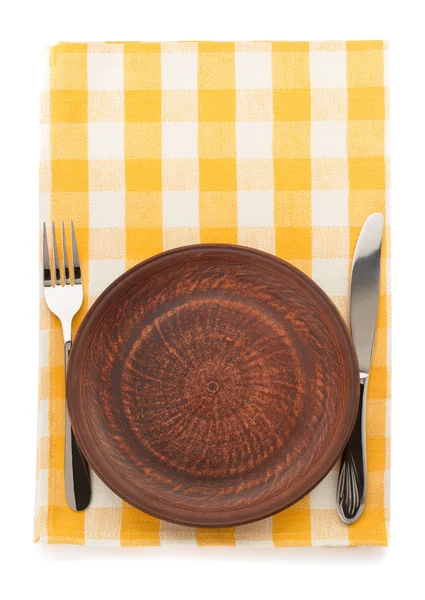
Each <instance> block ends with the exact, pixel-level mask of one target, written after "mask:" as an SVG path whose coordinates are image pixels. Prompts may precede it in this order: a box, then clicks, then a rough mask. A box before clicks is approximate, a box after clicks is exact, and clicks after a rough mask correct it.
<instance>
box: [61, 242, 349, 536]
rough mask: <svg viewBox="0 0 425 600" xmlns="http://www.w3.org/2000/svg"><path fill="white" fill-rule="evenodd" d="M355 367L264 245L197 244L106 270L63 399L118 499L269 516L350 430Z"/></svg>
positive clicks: (336, 323) (318, 304) (216, 515)
mask: <svg viewBox="0 0 425 600" xmlns="http://www.w3.org/2000/svg"><path fill="white" fill-rule="evenodd" d="M358 385H359V384H358V366H357V359H356V354H355V350H354V348H353V345H352V343H351V338H350V335H349V333H348V331H347V328H346V327H345V325H344V323H343V321H342V319H341V317H340V315H339V313H338V311H337V310H336V308H335V307H334V305H333V304H332V302H331V301H330V300H329V299H328V297H327V296H326V295H325V293H324V292H323V291H322V290H321V289H320V288H319V287H318V286H317V285H315V284H314V283H313V281H312V280H311V279H309V278H308V277H307V276H305V275H304V274H303V273H301V272H300V271H299V270H298V269H296V268H294V267H293V266H291V265H289V264H288V263H286V262H284V261H282V260H280V259H278V258H275V257H274V256H271V255H269V254H265V253H263V252H259V251H256V250H252V249H249V248H243V247H239V246H228V245H200V246H188V247H185V248H178V249H176V250H173V251H171V252H165V253H163V254H159V255H157V256H155V257H153V258H151V259H149V260H146V261H145V262H143V263H141V264H139V265H137V266H136V267H134V268H133V269H132V270H130V271H128V272H127V273H126V274H125V275H123V276H122V277H120V278H119V279H117V280H116V281H115V282H114V283H113V284H112V285H111V286H110V287H109V288H108V289H107V290H106V291H105V292H104V293H103V294H102V295H101V296H100V298H99V299H98V300H97V301H96V303H95V304H94V305H93V307H92V308H91V309H90V310H89V312H88V314H87V316H86V318H85V319H84V321H83V323H82V325H81V327H80V329H79V331H78V335H77V337H76V340H75V345H74V348H73V350H72V353H71V360H70V364H69V370H68V380H67V386H68V397H69V410H70V415H71V421H72V425H73V427H74V431H75V434H76V437H77V440H78V443H79V444H80V446H81V448H82V450H83V452H84V454H85V456H86V457H87V459H88V461H89V463H90V465H91V466H92V467H93V469H94V470H95V471H96V473H97V474H98V475H99V477H100V478H101V479H102V480H103V481H104V482H105V483H106V484H107V485H108V486H109V487H110V488H111V489H112V490H113V491H115V492H116V493H117V494H118V495H119V496H121V498H123V499H124V500H126V501H127V502H129V503H130V504H132V505H134V506H136V507H137V508H139V509H141V510H143V511H145V512H147V513H150V514H152V515H154V516H157V517H160V518H162V519H166V520H168V521H172V522H175V523H181V524H184V525H191V526H199V527H226V526H233V525H238V524H242V523H248V522H250V521H255V520H257V519H261V518H263V517H267V516H269V515H271V514H273V513H275V512H277V511H279V510H281V509H283V508H285V507H287V506H289V505H290V504H292V503H293V502H296V501H297V500H299V499H300V498H301V497H302V496H304V495H305V494H306V493H307V492H309V491H310V490H311V489H312V488H313V487H314V486H315V485H317V483H319V481H320V480H321V479H322V478H323V477H324V476H325V475H326V473H327V472H328V471H329V470H330V469H331V467H332V465H333V464H334V463H335V461H336V460H337V458H338V456H339V454H340V453H341V451H342V449H343V447H344V445H345V443H346V442H347V440H348V437H349V435H350V433H351V430H352V427H353V424H354V419H355V416H356V412H357V406H358Z"/></svg>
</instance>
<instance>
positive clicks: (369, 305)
mask: <svg viewBox="0 0 425 600" xmlns="http://www.w3.org/2000/svg"><path fill="white" fill-rule="evenodd" d="M383 231H384V216H383V215H382V214H381V213H374V214H372V215H370V216H369V217H368V218H367V219H366V221H365V222H364V224H363V227H362V229H361V231H360V235H359V238H358V240H357V244H356V249H355V251H354V258H353V267H352V272H351V288H350V321H351V335H352V338H353V342H354V346H355V348H356V353H357V359H358V362H359V371H360V373H359V376H360V402H359V410H358V413H357V418H356V423H355V425H354V429H353V432H352V434H351V437H350V439H349V441H348V444H347V446H346V447H345V449H344V452H343V454H342V458H341V467H340V471H339V478H338V486H337V509H338V514H339V516H340V518H341V519H342V520H343V521H344V523H348V524H350V523H354V522H355V521H357V519H359V517H360V516H361V514H362V512H363V509H364V505H365V501H366V398H367V384H368V378H369V370H370V361H371V357H372V350H373V343H374V339H375V330H376V319H377V315H378V304H379V282H380V272H381V248H382V236H383Z"/></svg>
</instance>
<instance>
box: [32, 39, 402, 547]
mask: <svg viewBox="0 0 425 600" xmlns="http://www.w3.org/2000/svg"><path fill="white" fill-rule="evenodd" d="M46 62H47V69H46V77H45V81H44V86H43V91H42V102H41V107H42V119H41V163H40V214H41V222H43V221H47V222H48V221H50V220H55V221H57V222H60V221H62V220H69V219H71V218H72V219H73V221H74V224H75V225H76V228H77V237H78V242H79V250H80V259H81V263H82V271H83V277H84V285H85V301H84V304H83V308H82V310H81V311H80V314H79V315H78V318H76V319H75V321H74V326H75V328H77V327H78V325H79V323H81V319H82V317H83V316H84V314H85V313H86V312H87V310H88V308H89V306H90V305H91V304H92V303H93V301H94V300H95V299H96V298H97V297H98V296H99V295H100V294H101V293H102V291H103V290H104V289H105V287H106V286H107V285H108V284H109V283H111V281H113V280H114V279H115V278H116V277H118V276H119V275H121V274H122V273H123V272H124V271H125V270H126V269H128V268H130V267H132V266H134V265H135V264H137V263H138V262H140V261H142V260H144V259H146V258H148V257H150V256H152V255H154V254H156V253H158V252H161V251H163V250H169V249H171V248H174V247H178V246H183V245H186V244H196V243H200V242H227V243H234V244H241V245H244V246H251V247H254V248H258V249H260V250H264V251H266V252H270V253H273V254H276V255H277V256H279V257H281V258H283V259H285V260H287V261H289V262H291V263H292V264H293V265H295V266H296V267H298V268H300V269H301V270H302V271H304V272H305V273H307V274H308V275H309V276H311V277H312V278H313V279H314V280H315V281H316V282H317V283H318V284H319V285H320V286H321V287H322V288H323V289H324V290H325V292H327V294H328V295H329V296H330V297H331V299H332V300H333V302H334V303H335V304H336V306H337V307H338V309H339V310H340V312H341V314H342V315H343V317H344V318H345V319H347V318H348V292H349V277H350V268H351V260H352V256H353V252H354V247H355V243H356V240H357V237H358V234H359V231H360V228H361V225H362V223H363V221H364V219H365V218H366V216H367V215H368V214H370V213H371V212H377V211H379V212H382V213H385V207H386V203H387V197H388V187H389V164H388V161H389V158H388V154H387V146H386V131H387V123H388V118H389V114H388V99H387V97H388V94H387V87H386V70H387V67H386V65H387V45H386V43H384V42H380V41H370V42H368V41H362V42H355V41H350V42H342V41H337V42H335V41H334V42H323V41H321V42H217V43H216V42H199V43H198V42H167V43H141V42H140V43H135V42H131V43H115V42H114V43H93V44H81V43H78V44H74V43H61V44H58V45H57V46H54V47H53V48H51V49H50V50H48V51H47V61H46ZM383 248H384V250H383V257H382V282H381V298H380V305H379V315H378V325H377V333H376V343H375V348H374V353H373V357H372V366H371V373H370V383H369V395H368V404H367V452H368V492H367V501H366V508H365V511H364V514H363V515H362V516H361V518H360V519H359V521H358V522H357V523H355V524H354V525H351V526H347V525H344V524H343V523H342V522H341V521H340V520H339V518H338V516H337V513H336V505H335V494H336V482H337V477H338V466H336V467H335V468H334V469H333V470H332V471H331V472H330V473H329V475H328V476H327V477H326V478H325V479H324V480H323V481H322V483H321V484H320V485H319V486H317V487H316V488H315V489H314V490H313V491H312V492H311V493H310V494H309V495H308V496H306V497H305V498H303V499H302V500H301V501H300V502H298V503H297V504H296V505H294V506H292V507H291V508H289V509H287V510H286V511H283V512H281V513H280V514H277V515H275V516H273V517H271V518H268V519H265V520H263V521H260V522H257V523H253V524H250V525H244V526H240V527H235V528H229V529H198V530H197V529H193V528H189V527H181V526H178V525H173V524H170V523H167V522H162V521H159V520H158V519H155V518H153V517H151V516H149V515H146V514H144V513H143V512H140V511H138V510H136V509H134V508H133V507H131V506H129V505H128V504H126V503H125V502H123V501H122V500H121V499H119V498H118V497H117V496H116V495H115V494H113V493H112V492H111V491H110V490H109V489H108V488H107V487H106V486H105V485H104V484H103V483H102V482H101V481H100V480H99V479H98V478H97V477H96V476H95V475H94V474H93V475H92V483H93V496H92V503H91V505H90V507H89V508H88V509H87V510H86V511H84V512H81V513H75V512H73V511H72V510H71V509H70V508H68V506H67V504H66V500H65V494H64V468H63V457H64V427H65V419H64V415H65V405H64V403H65V398H64V394H65V391H64V373H63V372H64V365H63V352H62V349H63V342H62V338H61V333H60V326H59V322H58V320H57V319H56V317H55V316H53V315H52V314H51V313H50V312H49V311H48V309H47V306H46V304H45V302H44V299H43V298H42V299H41V302H40V311H41V318H40V328H41V330H40V348H41V351H40V386H39V405H38V406H39V415H38V418H39V428H38V452H37V489H36V514H35V534H34V538H35V541H40V542H45V543H70V544H93V545H103V546H145V545H146V546H148V545H149V546H151V545H166V544H176V543H182V544H192V545H200V546H205V545H213V546H237V545H249V544H254V545H255V544H256V545H261V546H359V545H372V546H382V545H386V544H387V541H388V526H389V494H388V487H389V405H390V376H391V367H390V349H389V343H390V331H391V329H390V327H391V326H390V316H391V304H390V286H389V269H390V254H389V252H390V246H389V224H388V217H387V219H386V228H385V239H384V246H383ZM74 333H75V331H74Z"/></svg>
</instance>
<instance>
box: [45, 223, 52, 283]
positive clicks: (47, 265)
mask: <svg viewBox="0 0 425 600" xmlns="http://www.w3.org/2000/svg"><path fill="white" fill-rule="evenodd" d="M43 285H44V287H52V273H51V271H50V257H49V246H48V244H47V230H46V223H43Z"/></svg>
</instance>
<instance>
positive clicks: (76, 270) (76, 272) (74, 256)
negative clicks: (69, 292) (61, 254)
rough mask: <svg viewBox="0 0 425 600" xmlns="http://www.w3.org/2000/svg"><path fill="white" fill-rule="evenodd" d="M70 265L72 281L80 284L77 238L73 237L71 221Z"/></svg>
mask: <svg viewBox="0 0 425 600" xmlns="http://www.w3.org/2000/svg"><path fill="white" fill-rule="evenodd" d="M71 246H72V265H73V267H74V283H75V285H81V267H80V259H79V257H78V248H77V240H76V239H75V230H74V223H73V222H72V221H71Z"/></svg>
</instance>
